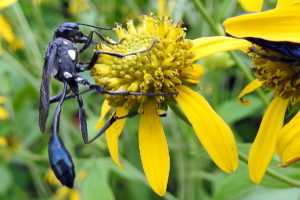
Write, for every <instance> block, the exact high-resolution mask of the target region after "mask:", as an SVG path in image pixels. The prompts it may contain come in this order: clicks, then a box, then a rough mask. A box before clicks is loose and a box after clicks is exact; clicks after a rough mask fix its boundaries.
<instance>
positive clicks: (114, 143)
mask: <svg viewBox="0 0 300 200" xmlns="http://www.w3.org/2000/svg"><path fill="white" fill-rule="evenodd" d="M128 112H129V111H128V110H127V109H126V108H125V107H118V108H117V109H116V116H117V117H123V116H126V115H127V114H128ZM125 122H126V118H124V119H119V120H117V121H115V122H114V123H113V124H112V125H111V127H109V128H108V129H107V131H106V142H107V146H108V150H109V153H110V156H111V158H112V159H113V161H114V162H115V163H116V164H117V165H118V166H119V167H120V168H121V169H123V168H124V166H123V165H122V164H121V163H120V161H119V150H118V149H119V148H118V139H119V136H120V135H121V133H122V130H123V128H124V126H125Z"/></svg>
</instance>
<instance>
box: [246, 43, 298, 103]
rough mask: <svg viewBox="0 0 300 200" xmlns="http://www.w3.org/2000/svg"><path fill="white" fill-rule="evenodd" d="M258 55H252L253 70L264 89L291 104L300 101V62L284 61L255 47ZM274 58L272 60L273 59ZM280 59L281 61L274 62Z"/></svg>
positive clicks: (279, 55)
mask: <svg viewBox="0 0 300 200" xmlns="http://www.w3.org/2000/svg"><path fill="white" fill-rule="evenodd" d="M256 50H257V51H258V53H259V54H257V52H256V53H251V54H252V57H253V59H252V62H253V65H254V66H255V68H254V69H253V71H254V73H255V75H256V77H257V78H258V80H260V81H261V82H262V84H263V86H264V87H266V88H270V89H272V90H273V91H274V93H275V95H276V96H278V97H281V98H283V99H289V100H290V102H291V103H292V104H296V103H298V102H299V101H300V62H297V61H295V62H290V61H284V59H286V58H285V57H284V56H283V55H281V54H279V53H277V52H274V51H271V50H265V49H263V48H261V47H257V46H256ZM262 55H263V56H262ZM273 58H274V59H273ZM277 58H280V59H282V60H281V61H274V60H275V59H277Z"/></svg>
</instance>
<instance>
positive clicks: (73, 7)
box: [67, 0, 89, 15]
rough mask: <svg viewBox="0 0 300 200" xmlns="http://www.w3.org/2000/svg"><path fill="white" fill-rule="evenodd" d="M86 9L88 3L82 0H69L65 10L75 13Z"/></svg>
mask: <svg viewBox="0 0 300 200" xmlns="http://www.w3.org/2000/svg"><path fill="white" fill-rule="evenodd" d="M88 9H89V7H88V4H87V3H86V2H85V1H84V0H73V1H71V2H70V4H69V7H68V9H67V10H68V13H70V14H71V15H76V14H78V13H81V12H84V11H86V10H88Z"/></svg>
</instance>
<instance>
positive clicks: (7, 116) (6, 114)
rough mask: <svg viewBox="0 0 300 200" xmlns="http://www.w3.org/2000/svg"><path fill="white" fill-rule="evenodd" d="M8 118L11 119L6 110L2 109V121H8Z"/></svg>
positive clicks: (0, 112)
mask: <svg viewBox="0 0 300 200" xmlns="http://www.w3.org/2000/svg"><path fill="white" fill-rule="evenodd" d="M8 118H9V115H8V113H7V112H6V110H4V108H2V107H0V119H4V120H6V119H8Z"/></svg>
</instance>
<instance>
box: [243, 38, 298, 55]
mask: <svg viewBox="0 0 300 200" xmlns="http://www.w3.org/2000/svg"><path fill="white" fill-rule="evenodd" d="M245 39H246V40H248V41H250V42H252V43H254V44H257V45H259V46H261V47H263V48H266V49H270V50H272V51H275V52H278V53H281V54H282V55H284V56H286V57H287V58H289V59H291V60H292V61H300V44H298V43H292V42H286V41H278V42H275V41H268V40H264V39H260V38H251V37H247V38H245Z"/></svg>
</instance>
